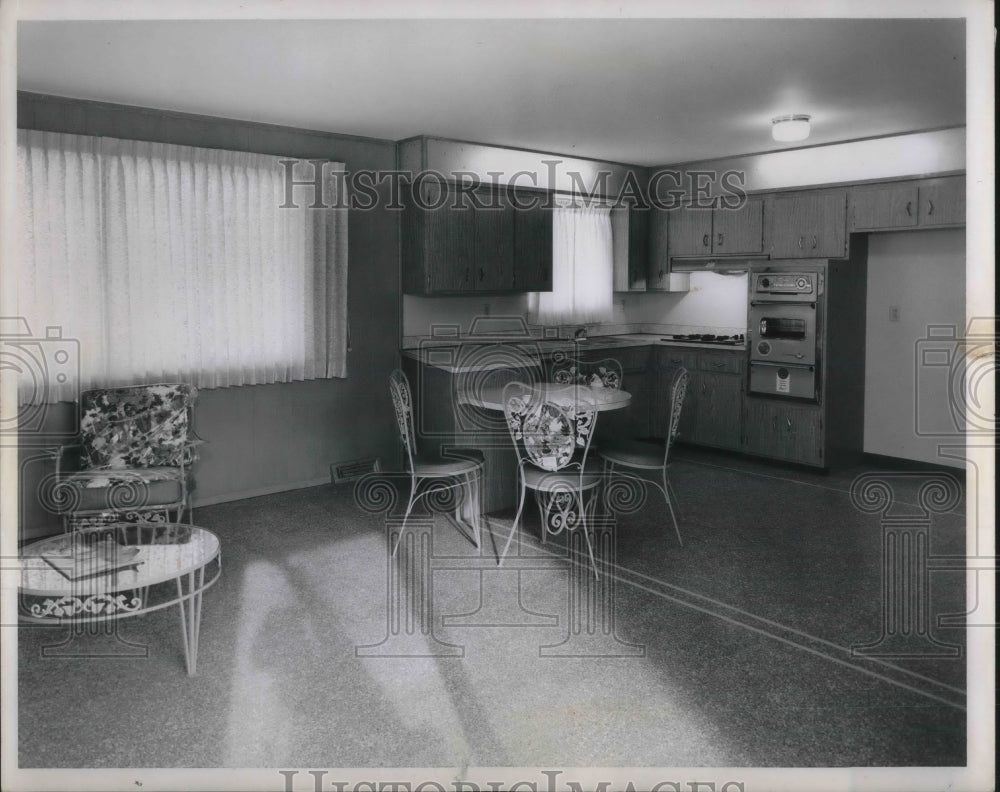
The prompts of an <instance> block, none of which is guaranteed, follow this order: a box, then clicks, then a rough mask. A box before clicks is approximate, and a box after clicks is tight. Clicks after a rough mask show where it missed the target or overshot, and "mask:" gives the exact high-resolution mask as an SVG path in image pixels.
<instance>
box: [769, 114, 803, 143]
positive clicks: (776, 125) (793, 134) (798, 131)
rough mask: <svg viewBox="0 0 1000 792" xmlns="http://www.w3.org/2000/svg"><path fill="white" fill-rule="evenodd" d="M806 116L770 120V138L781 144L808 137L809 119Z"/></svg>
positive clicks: (778, 117) (784, 116)
mask: <svg viewBox="0 0 1000 792" xmlns="http://www.w3.org/2000/svg"><path fill="white" fill-rule="evenodd" d="M811 117H812V116H807V115H799V114H796V115H782V116H775V117H774V118H772V119H771V137H773V138H774V139H775V140H778V141H780V142H782V143H790V142H793V141H796V140H805V139H806V138H807V137H809V119H810V118H811Z"/></svg>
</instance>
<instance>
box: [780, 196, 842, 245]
mask: <svg viewBox="0 0 1000 792" xmlns="http://www.w3.org/2000/svg"><path fill="white" fill-rule="evenodd" d="M768 215H769V217H770V219H769V221H768V229H769V232H770V233H769V235H768V236H769V244H768V245H767V248H768V250H769V252H770V255H771V258H774V259H782V258H797V259H801V258H844V257H845V256H846V255H847V191H846V190H833V191H825V192H792V193H779V194H776V195H774V196H772V198H771V205H770V211H769V212H768Z"/></svg>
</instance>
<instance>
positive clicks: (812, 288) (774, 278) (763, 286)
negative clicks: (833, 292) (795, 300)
mask: <svg viewBox="0 0 1000 792" xmlns="http://www.w3.org/2000/svg"><path fill="white" fill-rule="evenodd" d="M753 278H754V280H753V293H754V294H795V295H801V296H803V297H808V296H810V295H814V294H816V273H813V272H757V273H754V276H753Z"/></svg>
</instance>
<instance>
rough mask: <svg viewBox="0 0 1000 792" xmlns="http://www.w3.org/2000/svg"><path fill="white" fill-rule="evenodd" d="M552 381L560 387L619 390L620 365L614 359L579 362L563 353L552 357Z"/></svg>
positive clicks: (620, 379) (620, 378)
mask: <svg viewBox="0 0 1000 792" xmlns="http://www.w3.org/2000/svg"><path fill="white" fill-rule="evenodd" d="M551 377H552V381H553V382H556V383H558V384H560V385H589V386H590V387H592V388H613V389H614V390H621V387H622V364H621V363H620V362H619V361H617V360H615V359H614V358H606V359H605V360H597V361H581V360H579V359H578V358H576V357H574V356H573V355H570V354H567V353H565V352H556V353H555V354H554V355H553V356H552V367H551Z"/></svg>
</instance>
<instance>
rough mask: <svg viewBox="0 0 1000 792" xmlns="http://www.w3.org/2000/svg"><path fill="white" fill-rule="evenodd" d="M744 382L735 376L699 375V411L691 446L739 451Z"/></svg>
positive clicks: (705, 372) (707, 372)
mask: <svg viewBox="0 0 1000 792" xmlns="http://www.w3.org/2000/svg"><path fill="white" fill-rule="evenodd" d="M742 383H743V379H742V377H740V376H739V375H737V374H718V373H715V372H709V371H699V372H698V410H697V414H696V416H695V427H694V437H693V438H692V440H693V442H697V443H702V444H704V445H710V446H714V447H716V448H729V449H738V448H739V447H740V439H741V438H740V430H741V428H742V423H743V412H742V398H743V385H742Z"/></svg>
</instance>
